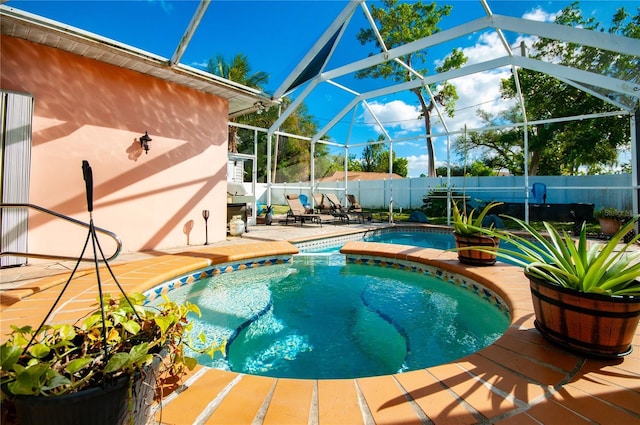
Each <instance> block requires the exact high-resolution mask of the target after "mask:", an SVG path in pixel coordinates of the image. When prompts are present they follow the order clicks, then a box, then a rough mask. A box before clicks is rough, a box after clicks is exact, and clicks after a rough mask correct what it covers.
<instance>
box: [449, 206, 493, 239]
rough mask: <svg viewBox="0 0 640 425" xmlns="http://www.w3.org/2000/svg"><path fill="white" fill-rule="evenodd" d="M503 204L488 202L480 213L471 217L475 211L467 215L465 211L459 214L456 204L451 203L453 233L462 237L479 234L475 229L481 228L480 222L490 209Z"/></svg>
mask: <svg viewBox="0 0 640 425" xmlns="http://www.w3.org/2000/svg"><path fill="white" fill-rule="evenodd" d="M502 204H503V202H490V203H488V204H487V205H486V206H485V207H484V208H483V209H482V211H481V212H480V214H479V215H478V216H477V217H475V218H474V217H473V216H474V214H475V212H476V209H475V208H474V209H472V210H471V212H470V213H469V214H467V213H466V211H463V212H460V209H459V208H458V204H457V203H456V202H453V231H454V232H455V233H457V234H459V235H462V236H471V235H476V234H478V233H481V232H479V231H478V230H477V229H478V228H479V227H482V220H484V217H485V216H486V215H487V214H488V213H489V211H490V210H491V209H492V208H495V207H497V206H498V205H502Z"/></svg>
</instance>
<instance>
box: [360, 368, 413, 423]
mask: <svg viewBox="0 0 640 425" xmlns="http://www.w3.org/2000/svg"><path fill="white" fill-rule="evenodd" d="M357 383H358V386H359V387H360V390H361V391H362V394H363V395H364V398H365V400H366V402H367V406H368V407H369V410H370V411H371V415H372V416H373V420H374V421H375V423H376V424H377V425H383V424H399V423H401V424H403V425H409V424H416V425H418V424H421V423H422V422H421V420H420V418H419V417H418V414H417V413H416V412H415V411H414V410H413V408H412V407H411V406H410V405H409V404H408V403H407V399H406V397H405V394H403V392H402V391H401V389H400V388H399V386H398V384H397V383H396V382H395V381H394V379H393V377H392V376H378V377H375V378H362V379H357Z"/></svg>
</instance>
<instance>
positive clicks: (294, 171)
mask: <svg viewBox="0 0 640 425" xmlns="http://www.w3.org/2000/svg"><path fill="white" fill-rule="evenodd" d="M207 71H209V72H211V73H212V74H215V75H218V76H220V77H223V78H226V79H228V80H231V81H235V82H237V83H240V84H244V85H246V86H248V87H253V88H256V89H260V90H262V89H263V87H264V86H265V85H266V84H267V83H268V81H269V74H267V73H265V72H262V71H259V72H255V73H254V72H252V70H251V66H250V65H249V61H248V59H247V57H246V56H245V55H243V54H241V53H239V54H237V55H236V56H234V57H233V58H231V60H229V61H227V60H226V59H225V58H224V56H222V55H217V56H216V58H215V59H210V60H209V62H208V64H207ZM289 104H290V100H289V99H284V100H283V102H282V108H286V107H287V106H288V105H289ZM278 116H279V111H278V108H277V107H272V108H269V109H268V110H267V111H256V112H253V113H250V114H246V115H243V116H240V117H237V118H234V119H231V120H230V121H231V122H236V123H242V124H247V125H251V126H254V127H260V128H269V127H271V125H272V124H273V123H274V122H275V121H276V120H277V119H278ZM281 130H282V131H283V132H286V133H291V134H297V135H300V136H307V137H311V136H313V135H314V134H316V133H317V131H318V126H317V124H316V123H315V121H314V119H313V117H312V116H311V114H309V112H308V109H307V107H306V105H304V104H302V105H300V107H298V108H297V109H296V111H295V112H294V113H293V114H291V115H290V116H289V117H288V118H287V119H286V120H285V122H284V123H283V124H282V127H281ZM273 147H274V151H273V152H274V157H276V154H277V158H278V162H277V164H278V166H277V174H276V181H300V180H304V181H306V180H308V179H309V174H310V172H309V170H310V167H309V164H310V155H311V153H310V151H311V149H310V144H309V142H307V141H304V140H289V138H287V137H280V138H278V139H277V140H276V141H274V146H273ZM229 151H230V152H243V153H247V154H253V132H252V131H247V130H244V131H239V129H238V127H235V126H229ZM266 157H267V141H266V137H265V135H264V134H263V133H260V136H259V140H258V158H257V161H258V177H257V178H258V181H266V170H267V160H266ZM316 158H322V159H321V160H320V162H321V163H325V162H328V165H325V166H324V168H329V167H330V166H331V162H332V160H334V158H333V157H331V156H330V155H328V148H327V147H326V145H323V144H316ZM274 168H275V167H274Z"/></svg>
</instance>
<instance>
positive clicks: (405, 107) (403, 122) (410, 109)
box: [362, 100, 423, 134]
mask: <svg viewBox="0 0 640 425" xmlns="http://www.w3.org/2000/svg"><path fill="white" fill-rule="evenodd" d="M369 107H370V108H371V111H372V112H373V113H374V114H375V116H376V117H377V118H378V120H380V122H381V123H382V124H383V125H384V127H385V129H387V130H391V129H393V130H396V131H399V133H396V134H405V133H407V132H412V131H416V130H420V129H421V128H423V120H422V119H421V118H419V116H420V108H419V107H418V106H417V105H409V104H407V103H405V102H404V101H402V100H392V101H390V102H387V103H384V102H379V101H372V102H369ZM362 118H363V120H364V122H365V124H366V125H368V126H371V127H373V128H375V130H376V131H378V132H379V131H380V128H379V126H378V124H377V123H376V121H375V119H374V118H373V116H372V115H371V113H370V112H369V110H368V109H366V108H365V109H364V113H363V116H362Z"/></svg>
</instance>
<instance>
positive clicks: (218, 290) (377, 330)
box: [171, 255, 509, 379]
mask: <svg viewBox="0 0 640 425" xmlns="http://www.w3.org/2000/svg"><path fill="white" fill-rule="evenodd" d="M371 264H374V262H373V261H372V263H371ZM371 264H369V265H367V262H366V261H353V262H348V261H346V260H345V257H344V256H343V255H315V256H296V258H295V259H294V260H293V262H292V263H285V264H278V265H273V266H269V267H259V268H252V269H250V270H239V271H236V272H233V273H227V274H223V275H215V276H211V277H208V278H205V279H201V280H199V281H197V282H195V283H193V284H190V285H186V286H184V287H182V288H180V289H176V290H174V291H171V298H172V299H173V300H175V301H178V302H180V301H184V300H189V301H191V302H194V303H196V304H198V305H199V306H200V309H201V310H202V313H203V317H202V318H194V334H196V335H197V334H198V333H200V332H201V331H202V332H204V333H205V334H206V335H208V336H209V338H216V339H218V340H223V339H224V340H226V341H227V350H226V355H225V356H223V355H221V354H219V353H217V354H216V357H215V358H214V359H213V360H212V359H211V358H209V357H207V356H200V357H199V358H198V360H199V362H200V363H201V364H203V365H205V366H212V367H216V368H219V369H225V370H232V371H235V372H241V373H249V374H256V375H265V376H272V377H291V378H314V379H325V378H352V377H361V376H375V375H385V374H391V373H397V372H402V371H406V370H414V369H419V368H424V367H428V366H432V365H435V364H441V363H445V362H448V361H451V360H455V359H457V358H460V357H463V356H464V355H466V354H469V353H472V352H475V351H477V350H479V349H481V348H483V347H485V346H487V345H489V344H491V343H492V342H493V341H494V340H495V339H497V338H498V337H499V336H500V335H501V334H502V333H503V332H504V330H505V329H506V328H507V326H508V323H509V314H508V312H506V311H505V310H504V309H500V308H497V307H496V305H495V304H494V303H490V302H487V301H486V300H485V298H486V293H484V290H486V288H482V287H479V286H476V285H477V284H475V283H472V282H468V281H465V280H464V279H460V278H459V277H452V276H448V275H446V274H445V275H443V274H441V273H439V271H438V270H435V269H428V268H423V269H421V270H413V271H412V270H411V268H410V267H406V268H404V267H402V266H390V267H384V266H380V264H379V263H376V264H375V265H377V267H371ZM416 271H417V272H416ZM494 297H495V295H494ZM496 298H497V297H496Z"/></svg>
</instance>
